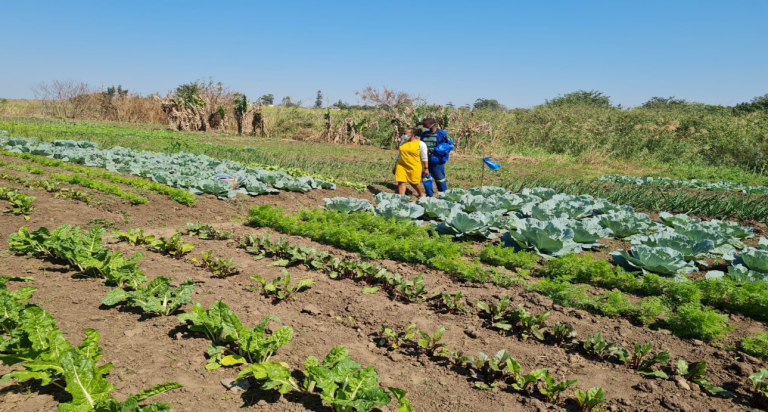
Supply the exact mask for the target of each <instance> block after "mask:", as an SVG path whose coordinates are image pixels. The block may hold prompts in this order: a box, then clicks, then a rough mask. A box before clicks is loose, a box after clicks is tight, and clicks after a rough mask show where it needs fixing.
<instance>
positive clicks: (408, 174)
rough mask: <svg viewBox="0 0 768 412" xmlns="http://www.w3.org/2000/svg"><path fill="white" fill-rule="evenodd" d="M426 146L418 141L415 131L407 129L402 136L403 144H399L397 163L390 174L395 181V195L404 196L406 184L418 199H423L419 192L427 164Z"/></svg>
mask: <svg viewBox="0 0 768 412" xmlns="http://www.w3.org/2000/svg"><path fill="white" fill-rule="evenodd" d="M428 160H429V157H428V151H427V145H426V144H424V142H422V141H421V140H419V135H418V134H416V129H413V128H408V129H406V130H405V134H404V135H403V142H402V143H400V154H399V155H398V156H397V163H395V168H394V169H392V172H393V173H394V174H395V180H396V181H397V193H399V194H401V195H404V194H405V189H406V186H407V184H409V183H410V185H411V187H413V188H414V189H415V190H416V194H417V195H418V196H419V198H422V197H424V193H423V192H422V191H421V185H420V183H421V178H422V176H426V175H427V173H429V171H428V170H427V164H428Z"/></svg>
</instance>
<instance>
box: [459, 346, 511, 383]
mask: <svg viewBox="0 0 768 412" xmlns="http://www.w3.org/2000/svg"><path fill="white" fill-rule="evenodd" d="M467 362H468V363H469V364H470V365H471V366H472V367H473V368H474V369H475V370H476V373H475V374H474V375H473V376H472V377H473V378H475V379H477V380H479V381H482V383H477V384H475V387H476V388H479V389H491V388H495V387H496V386H498V382H500V381H502V382H503V381H505V380H507V379H515V378H517V375H518V374H519V372H520V364H519V363H518V362H517V361H516V360H515V359H513V358H512V357H511V356H509V352H508V351H507V350H506V349H502V350H500V351H498V352H496V355H494V356H493V357H492V358H490V357H488V355H486V354H484V353H483V352H480V353H478V354H477V358H469V359H468V360H467Z"/></svg>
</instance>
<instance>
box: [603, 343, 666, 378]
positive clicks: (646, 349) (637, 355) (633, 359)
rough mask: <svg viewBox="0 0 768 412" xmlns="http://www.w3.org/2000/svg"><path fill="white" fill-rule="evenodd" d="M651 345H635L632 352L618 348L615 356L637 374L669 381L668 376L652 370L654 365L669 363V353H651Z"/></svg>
mask: <svg viewBox="0 0 768 412" xmlns="http://www.w3.org/2000/svg"><path fill="white" fill-rule="evenodd" d="M652 350H653V343H646V344H645V345H641V344H639V343H635V345H634V347H633V348H632V352H631V353H630V352H628V351H627V350H626V349H623V348H620V349H618V350H617V351H616V356H617V357H618V358H619V360H621V361H622V362H624V364H625V365H627V368H629V369H633V370H635V371H636V372H637V373H640V374H643V375H645V376H655V377H658V378H662V379H669V376H668V375H667V374H666V373H664V372H662V371H659V370H653V366H654V365H656V364H665V363H667V362H668V361H669V357H670V355H669V352H667V351H663V352H658V353H652V352H651V351H652Z"/></svg>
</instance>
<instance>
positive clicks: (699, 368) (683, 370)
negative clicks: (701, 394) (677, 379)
mask: <svg viewBox="0 0 768 412" xmlns="http://www.w3.org/2000/svg"><path fill="white" fill-rule="evenodd" d="M706 369H707V362H705V361H701V362H696V363H693V364H691V365H688V362H686V361H685V360H683V359H678V360H677V373H678V375H680V376H682V377H683V378H684V379H685V380H687V381H689V382H693V383H695V384H697V385H699V386H701V387H702V388H704V389H705V390H706V391H707V392H709V393H711V394H713V395H720V396H725V397H727V398H731V397H733V392H730V391H727V390H725V389H723V388H721V387H719V386H715V385H712V384H711V383H709V382H708V381H707V380H706V379H704V377H705V376H707V371H706Z"/></svg>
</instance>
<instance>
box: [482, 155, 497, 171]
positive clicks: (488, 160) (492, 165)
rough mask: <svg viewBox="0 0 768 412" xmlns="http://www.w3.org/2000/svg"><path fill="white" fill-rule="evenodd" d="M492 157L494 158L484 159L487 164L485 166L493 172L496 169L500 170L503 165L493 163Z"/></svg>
mask: <svg viewBox="0 0 768 412" xmlns="http://www.w3.org/2000/svg"><path fill="white" fill-rule="evenodd" d="M491 157H492V156H488V157H486V158H484V159H483V162H484V163H485V165H486V166H488V168H489V169H491V170H496V169H498V168H500V167H501V165H500V164H498V163H496V162H492V161H491V160H490V159H491Z"/></svg>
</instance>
